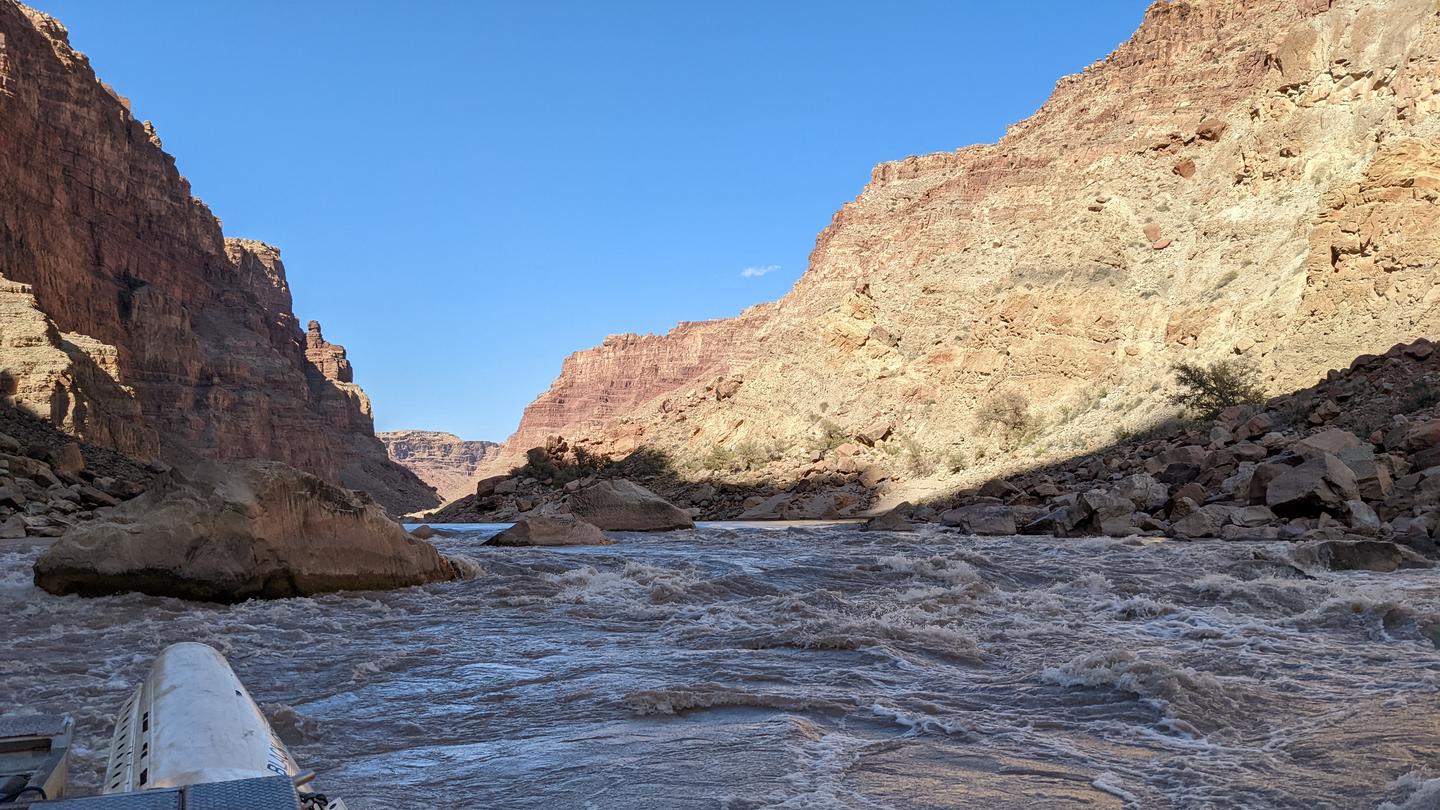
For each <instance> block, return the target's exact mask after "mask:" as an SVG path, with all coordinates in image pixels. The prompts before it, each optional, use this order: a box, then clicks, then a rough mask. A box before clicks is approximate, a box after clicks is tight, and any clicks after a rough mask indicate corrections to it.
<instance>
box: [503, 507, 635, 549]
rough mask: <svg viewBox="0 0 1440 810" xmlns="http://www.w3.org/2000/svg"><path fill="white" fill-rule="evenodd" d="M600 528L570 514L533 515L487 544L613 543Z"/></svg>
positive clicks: (592, 544) (591, 544)
mask: <svg viewBox="0 0 1440 810" xmlns="http://www.w3.org/2000/svg"><path fill="white" fill-rule="evenodd" d="M613 542H615V541H614V540H611V539H610V538H608V537H606V536H605V533H604V532H602V531H600V528H599V527H598V526H596V525H594V524H593V523H586V522H585V521H583V520H580V519H579V518H575V517H572V516H570V515H557V516H554V517H532V518H526V519H525V520H521V521H519V522H517V523H516V524H515V525H514V526H511V527H510V528H508V529H506V530H505V531H503V532H500V533H499V534H497V535H495V536H494V537H492V538H490V539H489V540H486V541H485V545H487V546H601V545H606V544H608V543H613Z"/></svg>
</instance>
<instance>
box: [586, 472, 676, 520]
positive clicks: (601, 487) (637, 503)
mask: <svg viewBox="0 0 1440 810" xmlns="http://www.w3.org/2000/svg"><path fill="white" fill-rule="evenodd" d="M570 511H571V512H572V513H573V514H574V515H575V516H576V517H578V518H580V519H581V520H584V521H586V522H589V523H593V524H595V525H596V526H598V527H600V528H601V529H605V530H606V531H614V532H664V531H669V530H671V529H693V528H695V519H694V518H692V517H690V513H688V512H686V511H685V510H683V509H681V508H680V507H678V506H676V505H675V504H672V503H670V502H669V501H667V500H665V499H664V498H661V497H660V496H659V495H656V494H655V493H653V492H651V491H650V490H648V489H646V488H645V487H642V486H640V485H639V484H636V483H634V482H633V481H627V480H625V479H623V478H614V479H609V480H605V481H600V482H599V483H596V484H594V485H592V486H589V487H586V488H585V489H582V490H580V491H579V492H576V493H575V494H573V495H571V496H570Z"/></svg>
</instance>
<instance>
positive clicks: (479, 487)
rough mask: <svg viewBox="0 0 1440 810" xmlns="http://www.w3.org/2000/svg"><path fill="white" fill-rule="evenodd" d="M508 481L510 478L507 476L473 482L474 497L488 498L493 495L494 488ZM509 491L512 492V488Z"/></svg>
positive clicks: (493, 476) (496, 476)
mask: <svg viewBox="0 0 1440 810" xmlns="http://www.w3.org/2000/svg"><path fill="white" fill-rule="evenodd" d="M509 480H510V476H508V475H492V476H489V477H486V478H481V479H480V480H479V481H476V482H475V497H477V498H488V497H490V496H491V495H494V494H495V491H496V490H495V488H496V487H498V486H500V484H501V483H502V482H505V481H509ZM511 491H512V492H513V491H514V490H513V488H512V490H511Z"/></svg>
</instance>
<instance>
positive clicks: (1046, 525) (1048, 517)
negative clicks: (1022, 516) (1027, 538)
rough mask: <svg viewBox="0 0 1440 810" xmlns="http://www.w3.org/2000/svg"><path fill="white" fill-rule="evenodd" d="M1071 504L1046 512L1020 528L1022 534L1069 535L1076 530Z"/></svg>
mask: <svg viewBox="0 0 1440 810" xmlns="http://www.w3.org/2000/svg"><path fill="white" fill-rule="evenodd" d="M1073 508H1074V507H1073V506H1071V505H1065V506H1060V507H1057V508H1055V509H1052V510H1050V511H1049V512H1046V513H1045V514H1043V515H1041V516H1040V517H1038V518H1035V519H1034V520H1032V521H1030V522H1029V523H1026V524H1025V525H1024V526H1022V527H1021V528H1020V533H1021V534H1053V535H1055V536H1056V537H1067V536H1069V535H1070V534H1071V533H1073V532H1074V531H1075V524H1076V520H1075V515H1074V514H1073V513H1072V509H1073Z"/></svg>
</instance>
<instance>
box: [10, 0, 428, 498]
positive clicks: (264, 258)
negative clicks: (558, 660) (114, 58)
mask: <svg viewBox="0 0 1440 810" xmlns="http://www.w3.org/2000/svg"><path fill="white" fill-rule="evenodd" d="M0 275H3V276H4V277H5V279H8V280H9V281H10V282H16V283H19V284H23V285H28V288H25V289H24V290H23V292H22V293H20V294H28V295H30V296H33V301H34V305H35V307H36V308H38V310H39V312H41V313H43V315H44V317H45V319H46V320H47V321H48V322H49V323H50V324H51V325H53V330H51V331H52V332H53V334H54V335H56V336H60V338H59V339H58V340H57V341H55V348H57V349H59V350H60V351H59V354H53V355H52V360H54V361H55V362H61V361H60V360H59V359H58V358H60V357H64V358H66V360H67V361H68V363H69V366H68V368H65V369H57V368H53V367H52V368H48V369H46V370H44V371H43V372H42V373H41V374H40V376H36V373H35V372H34V371H33V368H29V367H27V366H26V365H25V363H24V362H22V361H21V360H17V356H16V354H15V353H14V352H12V351H10V349H9V348H5V349H0V373H3V374H4V375H6V376H7V377H8V378H9V382H7V383H6V388H7V389H8V390H7V391H6V393H7V394H10V395H11V398H12V401H18V402H20V403H21V404H26V403H33V402H34V401H36V400H37V398H47V399H48V400H49V402H50V404H49V406H48V407H45V408H35V407H31V409H32V410H37V411H43V412H42V413H41V414H40V415H42V416H45V417H46V418H49V419H52V421H56V422H57V423H59V424H61V425H62V426H64V427H66V428H67V429H70V430H72V431H73V432H75V433H77V434H79V435H80V436H82V437H83V438H85V439H87V440H89V441H91V442H95V443H98V444H103V445H108V446H111V447H114V448H116V449H118V450H121V451H124V452H126V453H129V454H132V455H134V456H138V457H151V456H156V455H158V456H162V457H164V458H167V459H171V460H185V459H190V458H197V457H198V458H220V459H227V458H252V457H258V458H269V459H276V460H280V461H285V462H287V463H290V464H292V465H294V466H296V467H299V468H301V469H304V470H308V471H310V472H313V473H316V474H318V475H321V476H323V477H325V478H328V479H330V480H332V481H338V482H340V483H345V484H349V485H358V484H364V485H366V488H368V489H370V491H371V494H373V495H374V496H375V497H376V498H377V499H378V500H380V501H381V502H382V503H385V504H386V505H387V506H390V507H391V508H397V509H407V510H408V509H411V508H419V507H421V506H425V505H428V504H429V503H432V502H433V501H434V495H433V493H431V492H430V491H429V490H428V488H426V487H425V486H424V485H423V484H421V483H420V482H419V480H418V479H416V478H415V477H414V476H413V475H411V474H409V473H408V472H407V471H404V470H402V469H400V468H398V467H396V466H395V465H393V464H391V463H390V462H389V461H388V459H387V458H386V456H385V454H384V449H383V447H381V445H380V443H379V441H378V440H376V439H375V437H374V435H373V428H372V427H371V424H370V414H369V405H368V402H367V401H365V399H364V396H363V394H362V393H360V392H359V389H358V388H353V386H351V385H350V382H349V379H348V374H349V372H348V363H347V362H345V361H344V353H343V350H341V351H339V353H338V355H336V353H335V352H334V351H328V352H326V351H320V352H317V353H316V355H315V356H316V358H317V359H318V360H319V361H320V362H321V363H322V367H321V368H316V367H315V366H314V365H312V362H311V357H310V354H309V353H307V349H309V346H308V345H307V341H306V335H305V334H304V333H303V332H302V331H301V330H300V328H299V324H298V321H297V320H296V318H295V316H294V314H293V313H292V311H291V298H290V290H289V287H288V285H287V283H286V280H285V272H284V268H283V266H282V265H281V263H280V257H279V252H278V251H277V250H275V249H274V248H272V247H269V246H268V245H264V244H263V243H259V242H252V241H246V240H235V239H231V240H227V239H225V238H224V236H223V235H222V233H221V230H220V224H219V222H217V221H216V219H215V217H214V216H213V215H211V213H210V211H209V209H208V208H206V206H205V204H204V203H202V202H200V201H199V200H197V199H195V198H194V197H193V196H191V194H190V186H189V183H187V182H186V180H185V178H183V177H181V176H180V174H179V172H178V171H177V170H176V168H175V161H174V159H173V158H171V157H170V156H169V155H167V154H166V153H165V152H164V151H163V150H162V149H161V146H160V141H159V139H158V137H157V136H156V134H155V130H154V128H153V127H151V126H150V124H149V123H148V122H142V121H138V120H136V119H135V118H134V117H133V116H132V115H131V114H130V111H129V108H128V104H127V103H126V102H125V101H124V99H122V98H120V97H119V96H118V95H116V94H115V93H114V91H112V90H111V89H110V88H109V87H108V86H106V85H104V84H102V83H101V82H100V81H99V80H98V79H97V78H96V76H95V74H94V72H93V71H92V70H91V68H90V65H89V63H88V61H87V60H86V58H85V56H84V55H83V54H80V53H77V52H76V51H74V50H73V49H71V48H70V46H69V43H68V39H67V34H66V31H65V29H64V28H63V27H61V25H60V24H59V23H58V22H56V21H55V20H53V19H51V18H49V17H47V16H45V15H43V14H41V13H39V12H36V11H33V10H30V9H28V8H25V7H24V6H21V5H19V4H17V3H15V2H13V0H0ZM7 289H11V288H7ZM13 289H15V290H17V291H19V290H20V289H21V288H18V287H17V288H13ZM40 331H41V332H42V333H43V332H44V331H45V330H44V329H41V330H40ZM317 337H318V333H317ZM321 348H322V349H323V347H321ZM334 348H335V347H331V349H334ZM52 365H53V364H52ZM342 368H343V369H344V372H343V377H342V376H341V371H340V370H341V369H342ZM45 376H48V377H50V378H52V379H51V382H48V383H47V382H46V381H45V380H44V379H43V377H45ZM17 378H18V379H17ZM47 386H48V388H47ZM40 388H47V390H51V391H52V393H51V394H49V395H44V394H40V393H37V389H40ZM21 390H26V391H28V392H29V393H28V394H27V396H26V397H22V398H19V399H16V397H15V396H14V392H17V391H21Z"/></svg>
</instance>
